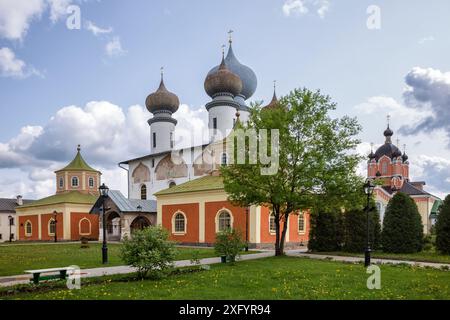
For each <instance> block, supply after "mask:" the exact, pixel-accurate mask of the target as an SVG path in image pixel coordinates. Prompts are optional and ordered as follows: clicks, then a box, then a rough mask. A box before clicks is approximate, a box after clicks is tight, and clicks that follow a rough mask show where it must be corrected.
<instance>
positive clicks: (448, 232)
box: [436, 195, 450, 254]
mask: <svg viewBox="0 0 450 320" xmlns="http://www.w3.org/2000/svg"><path fill="white" fill-rule="evenodd" d="M436 249H437V250H438V251H439V252H441V253H443V254H450V195H448V196H447V197H445V200H444V203H443V204H442V205H441V206H440V208H439V213H438V216H437V221H436Z"/></svg>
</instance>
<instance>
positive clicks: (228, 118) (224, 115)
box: [208, 106, 236, 141]
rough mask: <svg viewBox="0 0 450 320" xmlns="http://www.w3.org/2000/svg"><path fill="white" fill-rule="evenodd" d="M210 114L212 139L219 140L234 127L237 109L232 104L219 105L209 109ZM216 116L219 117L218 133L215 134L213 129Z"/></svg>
mask: <svg viewBox="0 0 450 320" xmlns="http://www.w3.org/2000/svg"><path fill="white" fill-rule="evenodd" d="M208 115H209V118H208V128H209V132H210V140H211V141H217V140H220V139H223V138H225V137H226V136H227V135H228V134H229V133H230V131H231V129H232V128H233V126H234V123H233V120H234V119H236V109H235V108H233V107H230V106H217V107H213V108H211V109H209V111H208ZM214 118H217V134H215V132H214V131H215V130H214V129H213V126H214V125H213V124H214V121H213V119H214Z"/></svg>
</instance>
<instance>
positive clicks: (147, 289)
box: [2, 257, 450, 300]
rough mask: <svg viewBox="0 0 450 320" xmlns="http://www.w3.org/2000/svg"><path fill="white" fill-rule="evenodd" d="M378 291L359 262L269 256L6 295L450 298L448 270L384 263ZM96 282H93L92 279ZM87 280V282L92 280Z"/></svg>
mask: <svg viewBox="0 0 450 320" xmlns="http://www.w3.org/2000/svg"><path fill="white" fill-rule="evenodd" d="M380 268H381V286H382V288H381V289H380V290H369V289H367V287H366V281H367V277H368V274H366V269H365V268H364V267H363V266H362V265H361V264H347V263H341V262H334V261H322V260H314V259H308V258H295V257H278V258H276V257H272V258H265V259H258V260H249V261H241V262H238V263H237V264H236V265H235V266H229V265H223V264H217V265H212V266H211V269H210V270H208V271H201V272H196V273H187V274H186V273H185V274H179V275H172V276H169V277H168V278H166V279H163V280H158V281H152V280H142V281H139V280H131V279H130V278H129V276H128V278H124V277H123V276H121V277H119V276H115V277H104V278H97V279H91V280H82V283H81V289H80V290H72V291H69V290H67V289H64V287H63V286H62V285H61V286H60V287H59V288H54V289H53V291H47V292H29V293H17V294H16V295H12V296H3V297H2V298H7V299H89V300H90V299H450V272H449V271H441V270H435V269H428V268H427V269H423V268H416V267H406V266H393V265H382V266H381V267H380ZM92 281H96V283H92ZM90 282H91V283H90Z"/></svg>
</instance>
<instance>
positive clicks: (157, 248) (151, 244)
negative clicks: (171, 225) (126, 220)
mask: <svg viewBox="0 0 450 320" xmlns="http://www.w3.org/2000/svg"><path fill="white" fill-rule="evenodd" d="M168 239H169V234H168V232H167V231H166V230H165V229H163V228H161V227H149V228H145V229H143V230H138V231H135V232H134V233H133V237H132V238H131V239H128V238H125V240H124V242H123V245H122V248H121V258H122V260H123V261H124V262H125V263H126V264H127V265H130V266H133V267H135V268H137V269H138V275H139V276H140V277H141V278H145V277H150V278H161V277H163V276H165V275H167V274H168V273H169V272H170V271H171V270H172V269H173V261H174V259H175V254H176V249H175V243H174V242H172V241H169V240H168Z"/></svg>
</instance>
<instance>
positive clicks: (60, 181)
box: [58, 177, 64, 189]
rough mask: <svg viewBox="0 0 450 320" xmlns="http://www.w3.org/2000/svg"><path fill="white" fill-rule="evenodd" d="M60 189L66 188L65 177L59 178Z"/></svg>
mask: <svg viewBox="0 0 450 320" xmlns="http://www.w3.org/2000/svg"><path fill="white" fill-rule="evenodd" d="M58 187H59V188H60V189H62V188H64V177H59V181H58Z"/></svg>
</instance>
